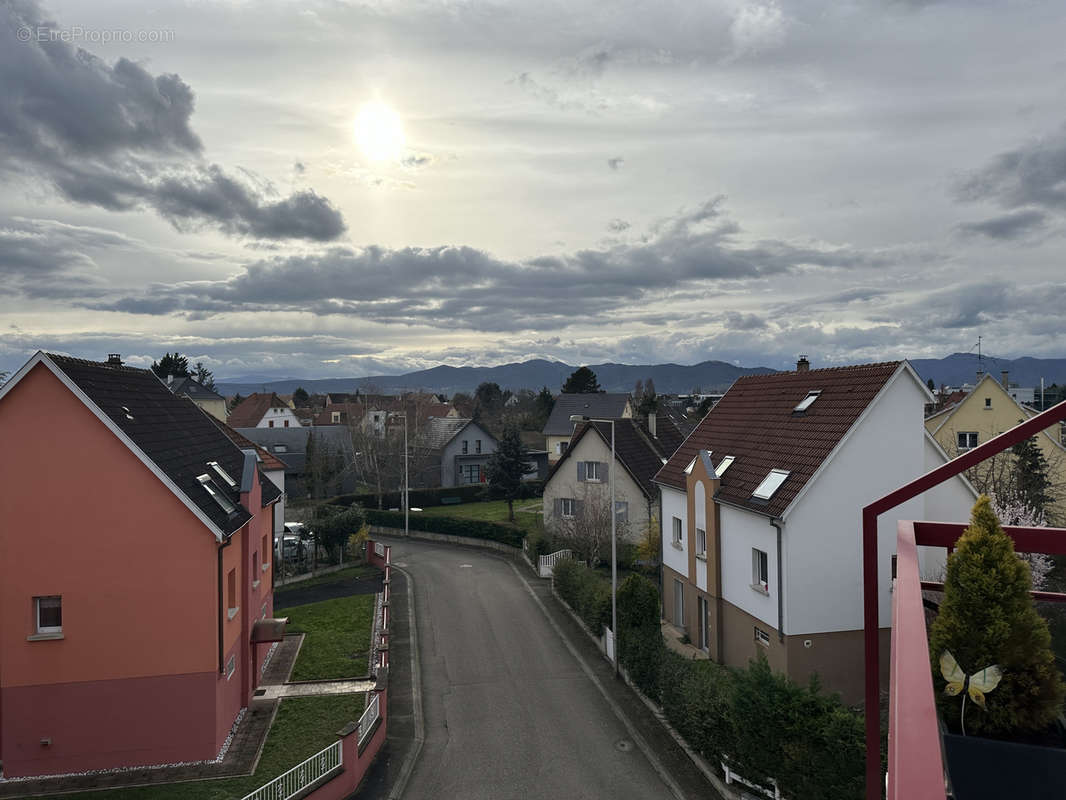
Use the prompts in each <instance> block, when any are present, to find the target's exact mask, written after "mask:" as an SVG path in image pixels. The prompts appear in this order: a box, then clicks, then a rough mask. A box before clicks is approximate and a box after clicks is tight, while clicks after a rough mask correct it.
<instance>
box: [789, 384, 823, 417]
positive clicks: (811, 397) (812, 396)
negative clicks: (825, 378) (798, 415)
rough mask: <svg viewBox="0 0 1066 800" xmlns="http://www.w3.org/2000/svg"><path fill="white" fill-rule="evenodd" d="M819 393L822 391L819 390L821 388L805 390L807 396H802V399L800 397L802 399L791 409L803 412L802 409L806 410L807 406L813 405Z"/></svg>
mask: <svg viewBox="0 0 1066 800" xmlns="http://www.w3.org/2000/svg"><path fill="white" fill-rule="evenodd" d="M821 393H822V390H821V389H814V390H812V391H809V392H807V396H806V397H804V398H803V399H802V400H801V401H800V403H799V405H798V406H796V407H795V408H794V409H792V410H793V411H798V412H803V411H806V410H807V409H808V408H810V407H811V406H812V405H814V401H815V400H817V399H818V396H819V395H820V394H821Z"/></svg>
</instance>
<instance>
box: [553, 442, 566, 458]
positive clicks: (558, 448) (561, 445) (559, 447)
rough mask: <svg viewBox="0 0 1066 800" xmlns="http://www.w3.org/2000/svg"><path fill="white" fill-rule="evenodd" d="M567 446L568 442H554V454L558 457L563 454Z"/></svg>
mask: <svg viewBox="0 0 1066 800" xmlns="http://www.w3.org/2000/svg"><path fill="white" fill-rule="evenodd" d="M568 444H569V442H556V443H555V452H556V453H557V454H558V455H562V454H563V453H565V452H566V446H567V445H568Z"/></svg>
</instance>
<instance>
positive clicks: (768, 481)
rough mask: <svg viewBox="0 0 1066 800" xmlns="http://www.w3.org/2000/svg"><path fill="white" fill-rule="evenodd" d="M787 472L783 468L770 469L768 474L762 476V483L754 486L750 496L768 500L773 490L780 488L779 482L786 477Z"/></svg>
mask: <svg viewBox="0 0 1066 800" xmlns="http://www.w3.org/2000/svg"><path fill="white" fill-rule="evenodd" d="M788 476H789V472H788V471H787V470H783V469H772V470H770V474H769V475H767V476H766V477H765V478H763V480H762V483H760V484H759V485H758V486H756V487H755V491H754V492H752V493H751V496H752V497H754V498H757V499H759V500H769V499H770V498H771V497H773V496H774V492H776V491H777V490H778V489H780V488H781V484H782V483H784V482H785V479H786V478H788Z"/></svg>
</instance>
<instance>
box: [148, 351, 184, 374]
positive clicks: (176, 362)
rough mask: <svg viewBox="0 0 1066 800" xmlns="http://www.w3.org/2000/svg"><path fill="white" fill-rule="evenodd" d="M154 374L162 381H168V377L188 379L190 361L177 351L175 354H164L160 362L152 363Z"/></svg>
mask: <svg viewBox="0 0 1066 800" xmlns="http://www.w3.org/2000/svg"><path fill="white" fill-rule="evenodd" d="M152 372H154V373H155V375H156V377H157V378H159V379H160V380H164V381H165V380H166V379H167V376H168V375H173V376H174V377H175V378H187V377H188V376H189V359H187V358H186V357H185V356H183V355H182V354H181V353H179V352H178V351H177V350H175V351H174V352H173V353H164V354H163V357H162V358H161V359H159V360H158V361H153V362H152Z"/></svg>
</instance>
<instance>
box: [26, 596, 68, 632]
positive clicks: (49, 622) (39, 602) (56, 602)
mask: <svg viewBox="0 0 1066 800" xmlns="http://www.w3.org/2000/svg"><path fill="white" fill-rule="evenodd" d="M33 607H34V616H35V617H36V632H37V633H39V634H40V633H46V634H47V633H62V632H63V598H62V597H61V596H60V595H57V594H53V595H47V596H45V597H35V598H33Z"/></svg>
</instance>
